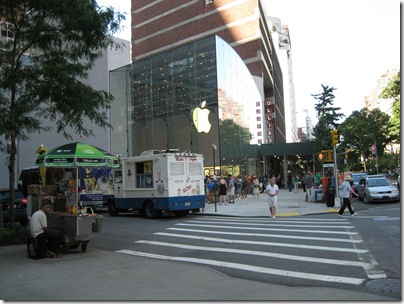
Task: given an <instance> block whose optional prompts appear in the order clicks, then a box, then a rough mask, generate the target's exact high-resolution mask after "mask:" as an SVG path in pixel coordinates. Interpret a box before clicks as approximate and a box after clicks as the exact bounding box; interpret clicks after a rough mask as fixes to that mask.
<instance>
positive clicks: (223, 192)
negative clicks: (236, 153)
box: [219, 176, 229, 205]
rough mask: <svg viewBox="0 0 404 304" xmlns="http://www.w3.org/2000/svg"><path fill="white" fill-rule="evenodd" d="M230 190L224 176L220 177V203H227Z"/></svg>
mask: <svg viewBox="0 0 404 304" xmlns="http://www.w3.org/2000/svg"><path fill="white" fill-rule="evenodd" d="M228 190H229V187H228V186H227V182H226V180H225V179H224V178H223V176H221V177H220V180H219V205H220V204H221V203H225V205H227V204H226V198H227V191H228Z"/></svg>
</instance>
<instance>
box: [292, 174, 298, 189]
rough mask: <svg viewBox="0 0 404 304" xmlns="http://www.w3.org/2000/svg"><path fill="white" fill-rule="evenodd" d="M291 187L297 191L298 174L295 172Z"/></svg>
mask: <svg viewBox="0 0 404 304" xmlns="http://www.w3.org/2000/svg"><path fill="white" fill-rule="evenodd" d="M293 188H294V191H295V193H299V176H298V175H297V173H296V174H295V177H294V178H293Z"/></svg>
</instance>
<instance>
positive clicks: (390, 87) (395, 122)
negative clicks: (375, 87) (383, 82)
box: [379, 72, 401, 143]
mask: <svg viewBox="0 0 404 304" xmlns="http://www.w3.org/2000/svg"><path fill="white" fill-rule="evenodd" d="M400 93H401V76H400V72H398V73H397V74H396V75H395V76H394V77H393V78H392V79H391V80H390V81H389V83H388V84H387V86H386V87H385V88H384V89H383V91H382V92H381V93H380V95H379V98H383V99H389V98H393V99H394V101H393V105H392V109H391V113H392V117H391V118H390V123H391V127H390V136H391V140H392V141H395V142H397V143H400V128H401V124H400V118H401V109H400Z"/></svg>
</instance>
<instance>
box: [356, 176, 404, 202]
mask: <svg viewBox="0 0 404 304" xmlns="http://www.w3.org/2000/svg"><path fill="white" fill-rule="evenodd" d="M357 189H358V194H359V199H361V200H363V202H364V203H365V204H368V203H371V202H392V201H399V200H400V193H399V191H398V189H397V187H394V186H392V185H391V184H390V182H389V180H388V179H387V178H386V177H385V176H383V175H369V176H365V177H362V178H361V179H360V181H359V184H358V186H357Z"/></svg>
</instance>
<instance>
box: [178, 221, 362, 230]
mask: <svg viewBox="0 0 404 304" xmlns="http://www.w3.org/2000/svg"><path fill="white" fill-rule="evenodd" d="M187 223H197V224H198V223H199V224H201V223H202V224H206V223H207V222H206V221H187ZM219 223H220V224H222V225H234V224H235V222H222V221H220V222H219ZM177 225H187V224H184V223H181V224H177ZM237 225H242V226H247V225H248V226H268V227H272V226H275V227H307V228H344V229H353V228H355V226H340V225H310V224H305V225H295V223H288V224H284V223H283V222H280V223H278V221H276V223H274V221H272V223H265V224H262V223H237Z"/></svg>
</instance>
